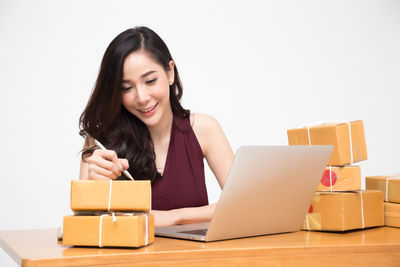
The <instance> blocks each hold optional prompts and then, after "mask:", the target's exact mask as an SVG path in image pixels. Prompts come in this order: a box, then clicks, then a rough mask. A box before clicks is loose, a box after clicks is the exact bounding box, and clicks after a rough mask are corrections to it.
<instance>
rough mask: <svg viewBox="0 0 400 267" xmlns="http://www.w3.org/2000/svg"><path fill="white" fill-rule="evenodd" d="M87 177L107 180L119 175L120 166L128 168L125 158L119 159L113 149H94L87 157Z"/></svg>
mask: <svg viewBox="0 0 400 267" xmlns="http://www.w3.org/2000/svg"><path fill="white" fill-rule="evenodd" d="M87 163H88V178H89V179H92V180H109V179H116V178H117V177H119V176H121V167H122V168H124V169H125V170H126V169H128V168H129V162H128V160H127V159H120V158H118V156H117V153H115V151H113V150H101V149H96V150H95V151H94V152H93V154H92V155H91V156H90V157H88V158H87Z"/></svg>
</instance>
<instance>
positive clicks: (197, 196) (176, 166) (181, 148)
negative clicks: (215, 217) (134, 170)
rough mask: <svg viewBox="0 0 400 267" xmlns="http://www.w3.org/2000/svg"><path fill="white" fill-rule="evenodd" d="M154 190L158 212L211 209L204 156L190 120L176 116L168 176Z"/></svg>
mask: <svg viewBox="0 0 400 267" xmlns="http://www.w3.org/2000/svg"><path fill="white" fill-rule="evenodd" d="M151 190H152V209H154V210H170V209H179V208H185V207H199V206H204V205H208V197H207V189H206V184H205V177H204V163H203V152H202V150H201V147H200V144H199V141H198V140H197V138H196V135H195V134H194V132H193V129H192V126H191V125H190V119H189V116H188V117H185V118H182V117H179V116H175V115H174V121H173V123H172V128H171V137H170V141H169V147H168V154H167V159H166V162H165V166H164V173H163V176H162V177H161V178H159V179H157V180H156V181H155V182H154V183H152V185H151Z"/></svg>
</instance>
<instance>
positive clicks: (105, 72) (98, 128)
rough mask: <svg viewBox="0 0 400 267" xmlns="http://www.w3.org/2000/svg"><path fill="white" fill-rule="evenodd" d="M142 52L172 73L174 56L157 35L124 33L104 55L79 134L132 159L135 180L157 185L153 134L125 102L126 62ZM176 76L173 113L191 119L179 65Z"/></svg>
mask: <svg viewBox="0 0 400 267" xmlns="http://www.w3.org/2000/svg"><path fill="white" fill-rule="evenodd" d="M141 49H144V50H145V51H146V52H148V54H149V55H150V56H151V57H152V58H153V59H154V60H155V61H156V62H158V63H159V64H160V65H161V66H162V67H163V68H164V69H165V71H169V70H170V67H169V62H170V61H171V60H173V59H172V56H171V54H170V52H169V49H168V47H167V45H166V44H165V43H164V41H163V40H162V39H161V38H160V37H159V36H158V35H157V34H156V33H155V32H154V31H152V30H151V29H149V28H147V27H135V28H133V29H128V30H126V31H124V32H122V33H120V34H119V35H118V36H117V37H115V38H114V40H112V42H111V43H110V44H109V46H108V47H107V49H106V51H105V53H104V56H103V59H102V62H101V66H100V71H99V75H98V77H97V80H96V83H95V85H94V88H93V91H92V94H91V96H90V99H89V101H88V104H87V105H86V107H85V110H84V111H83V113H82V114H81V116H80V118H79V129H80V131H79V134H80V135H81V136H82V137H84V138H87V137H88V136H91V137H93V138H95V139H97V140H99V141H100V142H101V143H103V144H104V145H105V146H106V147H107V148H108V149H112V150H114V151H115V152H116V153H117V155H118V156H119V157H121V158H126V159H128V161H129V166H130V168H129V172H130V173H131V174H132V176H133V177H134V178H135V179H138V180H151V181H152V182H154V181H155V180H156V179H157V178H159V177H161V174H160V173H159V172H158V171H157V168H156V164H155V153H154V147H153V142H152V140H151V136H150V132H149V130H148V129H147V127H146V125H145V124H144V123H143V122H142V121H141V120H139V119H138V118H137V117H136V116H134V115H133V114H132V113H130V112H129V111H128V110H126V109H125V107H124V106H123V105H122V100H121V98H122V97H121V87H122V80H123V66H124V62H125V58H126V57H127V56H128V55H129V54H131V53H132V52H135V51H138V50H141ZM174 73H175V79H174V82H173V84H172V85H170V88H169V89H170V99H169V100H170V104H171V109H172V112H173V113H174V115H175V116H181V117H187V116H189V114H190V111H189V110H186V109H184V108H183V107H182V105H181V103H180V99H181V97H182V93H183V87H182V83H181V81H180V78H179V74H178V69H177V67H176V64H174ZM86 140H87V139H86ZM95 149H96V147H94V146H93V147H88V148H87V149H84V150H82V160H85V158H86V157H88V156H90V155H91V154H92V153H93V151H94V150H95ZM118 179H125V177H123V176H121V177H119V178H118Z"/></svg>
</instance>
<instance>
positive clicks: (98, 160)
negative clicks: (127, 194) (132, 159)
mask: <svg viewBox="0 0 400 267" xmlns="http://www.w3.org/2000/svg"><path fill="white" fill-rule="evenodd" d="M88 162H89V168H90V167H92V166H98V167H100V168H103V169H107V170H109V171H111V172H113V173H114V174H115V175H116V176H117V177H118V176H121V168H119V164H118V165H115V164H114V163H113V162H112V161H110V160H107V159H104V158H103V157H102V156H101V155H94V156H92V157H89V158H88Z"/></svg>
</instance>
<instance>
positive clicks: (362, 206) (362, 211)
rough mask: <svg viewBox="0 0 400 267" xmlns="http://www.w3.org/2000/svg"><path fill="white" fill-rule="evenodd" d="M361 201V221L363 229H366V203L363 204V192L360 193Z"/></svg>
mask: <svg viewBox="0 0 400 267" xmlns="http://www.w3.org/2000/svg"><path fill="white" fill-rule="evenodd" d="M360 199H361V219H362V229H364V228H365V227H364V226H365V224H364V203H363V194H362V191H360Z"/></svg>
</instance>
